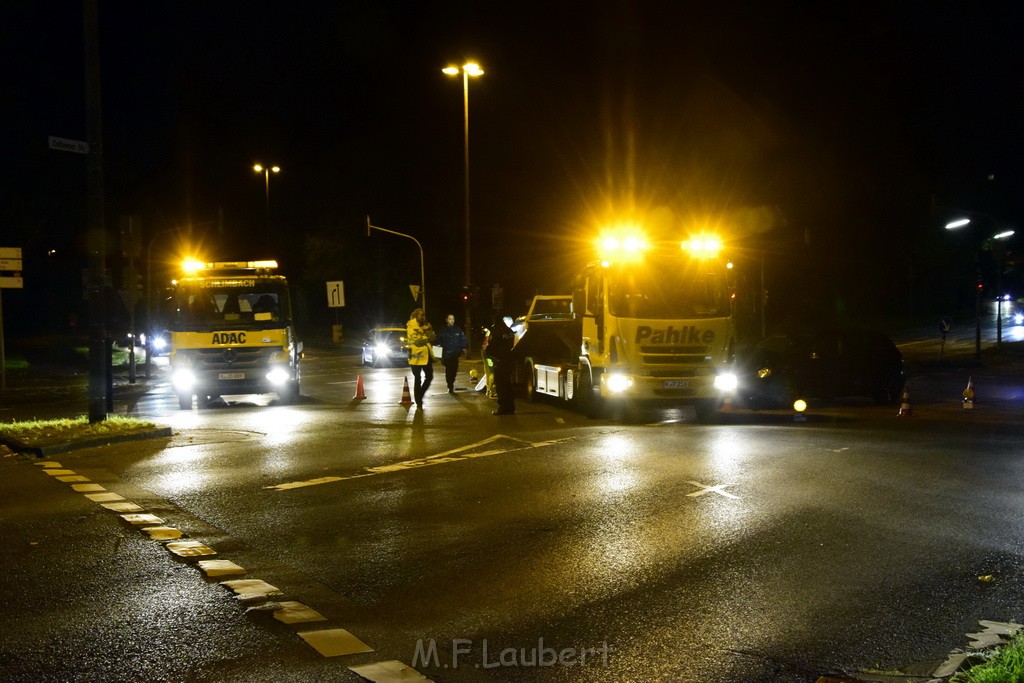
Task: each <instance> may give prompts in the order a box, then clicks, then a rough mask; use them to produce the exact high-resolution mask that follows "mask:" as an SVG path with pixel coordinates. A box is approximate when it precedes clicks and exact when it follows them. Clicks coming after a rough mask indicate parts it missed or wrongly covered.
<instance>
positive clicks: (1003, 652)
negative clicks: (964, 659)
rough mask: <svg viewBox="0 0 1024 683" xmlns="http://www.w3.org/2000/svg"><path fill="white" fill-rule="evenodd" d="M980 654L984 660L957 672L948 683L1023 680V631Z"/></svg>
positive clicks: (1010, 682) (986, 682) (996, 682)
mask: <svg viewBox="0 0 1024 683" xmlns="http://www.w3.org/2000/svg"><path fill="white" fill-rule="evenodd" d="M981 656H983V657H984V658H985V661H984V662H982V663H980V664H975V665H974V666H972V667H971V668H969V669H967V670H966V671H959V672H957V673H956V674H955V675H954V676H953V677H952V678H950V679H949V683H1020V682H1021V681H1024V632H1021V633H1018V634H1017V635H1016V636H1014V637H1013V639H1012V640H1011V641H1010V642H1009V643H1007V644H1006V645H1003V646H1002V647H998V648H995V649H994V650H991V651H987V652H985V653H983V654H982V655H981Z"/></svg>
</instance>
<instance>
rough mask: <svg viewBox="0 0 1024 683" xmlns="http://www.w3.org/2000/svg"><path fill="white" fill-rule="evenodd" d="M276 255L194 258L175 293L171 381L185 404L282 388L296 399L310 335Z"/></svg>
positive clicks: (286, 398)
mask: <svg viewBox="0 0 1024 683" xmlns="http://www.w3.org/2000/svg"><path fill="white" fill-rule="evenodd" d="M276 268H277V263H276V262H275V261H229V262H213V263H206V264H195V265H191V266H190V268H189V272H188V274H186V275H185V277H182V278H180V279H179V280H178V281H177V283H176V286H175V289H174V293H173V297H172V304H173V305H172V308H173V316H172V320H171V351H170V354H169V357H170V366H171V381H172V384H173V386H174V391H175V393H176V394H177V396H178V401H179V405H180V407H181V408H182V409H183V410H188V409H191V407H192V399H193V397H194V396H195V397H197V398H198V400H199V402H200V404H201V405H202V404H204V403H208V402H210V401H212V400H214V399H216V398H218V397H220V396H221V395H225V394H251V393H269V392H275V393H276V394H277V395H278V397H279V398H280V400H281V402H283V403H291V402H294V401H295V400H296V399H297V398H298V396H299V389H300V382H301V367H300V362H301V359H302V342H301V341H299V339H298V336H297V334H296V332H295V325H294V320H293V318H292V306H291V297H290V293H289V288H288V281H287V280H286V279H285V278H284V276H281V275H276V274H274V270H275V269H276Z"/></svg>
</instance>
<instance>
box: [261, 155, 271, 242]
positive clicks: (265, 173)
mask: <svg viewBox="0 0 1024 683" xmlns="http://www.w3.org/2000/svg"><path fill="white" fill-rule="evenodd" d="M263 177H264V180H265V181H266V198H267V242H268V244H269V241H270V168H269V167H267V168H264V169H263Z"/></svg>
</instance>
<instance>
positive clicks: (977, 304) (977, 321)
mask: <svg viewBox="0 0 1024 683" xmlns="http://www.w3.org/2000/svg"><path fill="white" fill-rule="evenodd" d="M974 263H975V265H977V264H978V253H977V252H975V253H974ZM975 272H977V274H978V275H977V278H978V285H975V287H974V357H975V358H981V287H980V284H981V271H980V270H976V271H975Z"/></svg>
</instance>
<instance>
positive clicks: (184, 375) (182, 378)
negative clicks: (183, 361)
mask: <svg viewBox="0 0 1024 683" xmlns="http://www.w3.org/2000/svg"><path fill="white" fill-rule="evenodd" d="M171 385H172V386H173V387H174V388H175V389H176V390H178V391H192V387H194V386H195V385H196V376H195V374H193V372H192V369H191V368H178V369H177V370H175V371H174V374H172V375H171Z"/></svg>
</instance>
